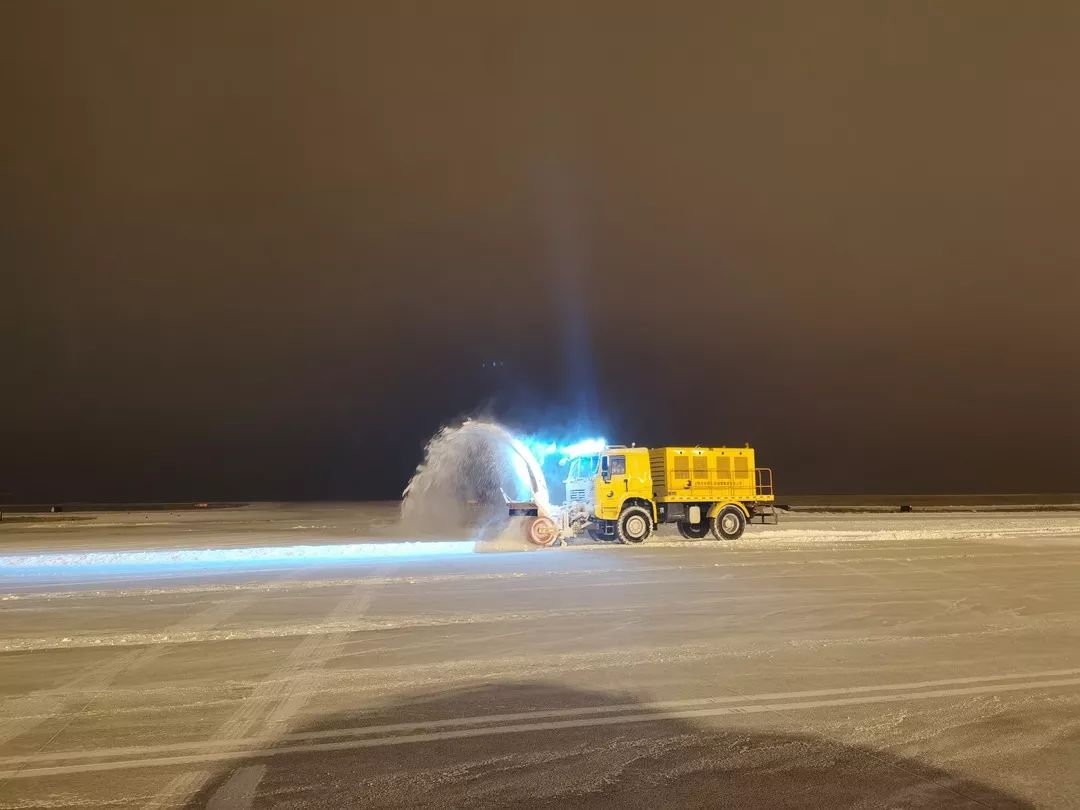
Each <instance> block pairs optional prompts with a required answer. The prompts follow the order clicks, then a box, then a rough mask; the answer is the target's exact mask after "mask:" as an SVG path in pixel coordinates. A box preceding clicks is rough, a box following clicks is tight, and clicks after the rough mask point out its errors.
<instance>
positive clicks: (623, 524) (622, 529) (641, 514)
mask: <svg viewBox="0 0 1080 810" xmlns="http://www.w3.org/2000/svg"><path fill="white" fill-rule="evenodd" d="M651 533H652V515H650V514H649V513H648V512H647V511H646V510H645V509H644V508H642V507H640V506H630V507H627V508H626V509H624V510H623V513H622V514H621V515H619V522H618V523H617V524H616V525H615V534H616V535H617V536H618V538H619V542H620V543H644V542H645V540H647V539H648V537H649V535H650V534H651Z"/></svg>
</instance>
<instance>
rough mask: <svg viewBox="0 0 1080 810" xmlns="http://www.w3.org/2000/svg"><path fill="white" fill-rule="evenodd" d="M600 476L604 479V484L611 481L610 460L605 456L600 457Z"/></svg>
mask: <svg viewBox="0 0 1080 810" xmlns="http://www.w3.org/2000/svg"><path fill="white" fill-rule="evenodd" d="M600 477H601V478H603V479H604V483H605V484H610V483H611V462H610V461H609V460H608V457H607V456H604V457H603V458H601V459H600Z"/></svg>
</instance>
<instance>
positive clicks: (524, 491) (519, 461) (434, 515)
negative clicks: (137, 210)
mask: <svg viewBox="0 0 1080 810" xmlns="http://www.w3.org/2000/svg"><path fill="white" fill-rule="evenodd" d="M403 497H404V500H403V501H402V504H401V517H402V521H403V523H404V524H405V525H406V526H408V527H409V528H410V529H413V530H415V531H422V532H430V533H438V534H446V533H447V532H448V531H451V532H452V531H455V530H456V531H465V532H472V531H475V530H477V529H479V530H481V531H482V532H494V533H497V532H499V531H501V530H502V529H503V528H505V526H506V524H507V522H508V520H509V516H508V512H507V508H506V501H507V499H509V500H512V501H533V502H535V503H537V504H538V505H539V506H540V508H541V509H543V510H546V511H547V512H548V513H550V512H551V504H550V502H549V497H548V488H547V482H546V481H545V479H544V473H543V471H542V470H541V468H540V464H539V463H538V462H537V460H536V457H535V456H534V455H533V453H532V451H531V450H530V449H529V448H528V447H527V446H526V445H525V443H524V442H522V441H521V439H519V438H517V437H516V436H515V435H514V434H513V433H511V432H510V431H509V430H507V429H506V428H505V427H503V426H502V425H500V424H497V423H495V422H487V421H481V420H474V419H468V420H466V421H465V422H464V423H462V424H461V425H457V426H455V427H445V428H443V429H442V430H440V431H439V432H438V433H436V434H435V435H434V436H433V437H432V438H431V440H430V441H429V442H428V444H427V447H426V448H425V450H424V460H423V462H421V464H420V466H418V467H417V468H416V473H415V474H414V475H413V477H412V480H411V481H409V485H408V486H407V487H406V488H405V492H404V494H403Z"/></svg>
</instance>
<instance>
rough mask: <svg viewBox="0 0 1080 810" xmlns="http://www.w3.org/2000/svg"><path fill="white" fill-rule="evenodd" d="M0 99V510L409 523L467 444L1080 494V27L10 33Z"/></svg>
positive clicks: (782, 16) (209, 23)
mask: <svg viewBox="0 0 1080 810" xmlns="http://www.w3.org/2000/svg"><path fill="white" fill-rule="evenodd" d="M0 94H2V105H3V106H2V110H3V113H2V115H3V117H2V126H0V191H2V196H0V206H2V208H0V268H2V274H3V276H2V284H0V297H2V298H0V305H2V306H0V371H2V376H0V380H2V382H0V490H4V491H6V493H7V494H6V495H4V496H3V497H4V498H6V499H7V500H8V501H12V500H14V501H24V502H25V501H34V500H43V501H48V500H123V501H131V500H187V499H192V500H203V499H253V498H264V499H300V498H304V499H346V498H348V499H353V498H355V499H361V498H385V497H395V496H397V495H398V494H400V492H401V489H402V487H403V486H404V484H405V482H406V481H407V479H408V476H409V474H410V472H411V471H412V469H413V467H414V466H415V464H416V463H417V461H418V460H419V458H420V455H421V448H422V446H423V444H424V441H425V440H426V438H427V437H428V436H429V435H430V434H431V433H432V432H433V431H434V430H436V429H437V428H438V427H439V426H440V425H441V424H444V423H448V422H450V421H452V420H453V419H455V418H457V417H460V416H463V415H466V414H469V413H487V414H491V415H494V416H497V417H500V418H503V419H506V420H509V421H510V422H511V423H513V424H516V425H520V426H522V427H524V428H529V429H534V430H545V429H550V430H552V431H556V432H559V431H565V432H567V433H569V432H572V431H578V430H580V431H582V432H588V433H600V434H603V435H606V436H607V437H608V438H609V439H610V440H612V441H620V442H626V443H629V442H631V441H636V442H637V443H639V444H664V443H669V444H676V443H688V444H723V443H728V444H741V443H742V442H744V441H750V442H752V443H753V444H754V445H755V446H756V447H757V448H758V451H759V461H760V462H762V463H767V464H769V465H770V466H772V467H773V468H774V469H775V471H776V478H777V481H778V484H779V486H780V490H781V492H788V493H829V492H848V493H852V492H900V493H904V492H912V493H913V492H993V491H998V492H1037V491H1058V492H1060V491H1078V490H1080V439H1078V435H1080V415H1078V414H1080V381H1078V377H1080V375H1078V374H1077V370H1076V358H1077V352H1078V349H1080V317H1078V305H1080V102H1078V99H1080V4H1077V3H1075V2H1061V3H1052V2H1045V3H1027V4H1024V3H1016V2H1012V1H1011V0H1010V1H1009V2H989V1H988V0H971V2H950V3H936V2H926V3H868V2H865V0H856V1H855V2H850V3H835V4H834V3H807V2H802V1H801V0H800V1H799V2H789V3H742V4H724V3H701V4H693V5H690V4H687V5H680V4H668V3H643V4H640V6H635V5H634V4H628V3H623V2H619V3H606V4H598V3H578V2H567V3H548V2H542V3H541V2H536V3H525V2H509V3H507V2H490V3H471V2H462V3H457V2H453V3H451V2H444V3H416V4H413V3H404V2H378V3H376V2H369V3H362V2H348V3H344V2H343V3H329V2H315V3H291V2H288V3H286V2H282V3H269V2H216V1H215V2H185V3H145V2H141V0H140V1H139V2H105V1H104V0H100V1H98V2H42V1H41V0H23V1H22V2H18V1H17V0H12V1H11V2H6V3H4V4H3V5H2V7H0ZM492 362H495V363H497V364H498V365H496V366H495V367H494V368H492V367H491V363H492Z"/></svg>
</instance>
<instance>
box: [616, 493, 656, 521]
mask: <svg viewBox="0 0 1080 810" xmlns="http://www.w3.org/2000/svg"><path fill="white" fill-rule="evenodd" d="M628 506H640V507H641V508H642V509H645V510H646V511H647V512H648V513H649V514H650V515H652V522H653V525H654V526H655V525H656V522H657V514H656V501H650V500H649V499H647V498H637V497H634V496H631V497H629V498H623V502H622V503H621V504H619V516H620V517H621V516H622V513H623V512H625V511H626V508H627V507H628Z"/></svg>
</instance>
